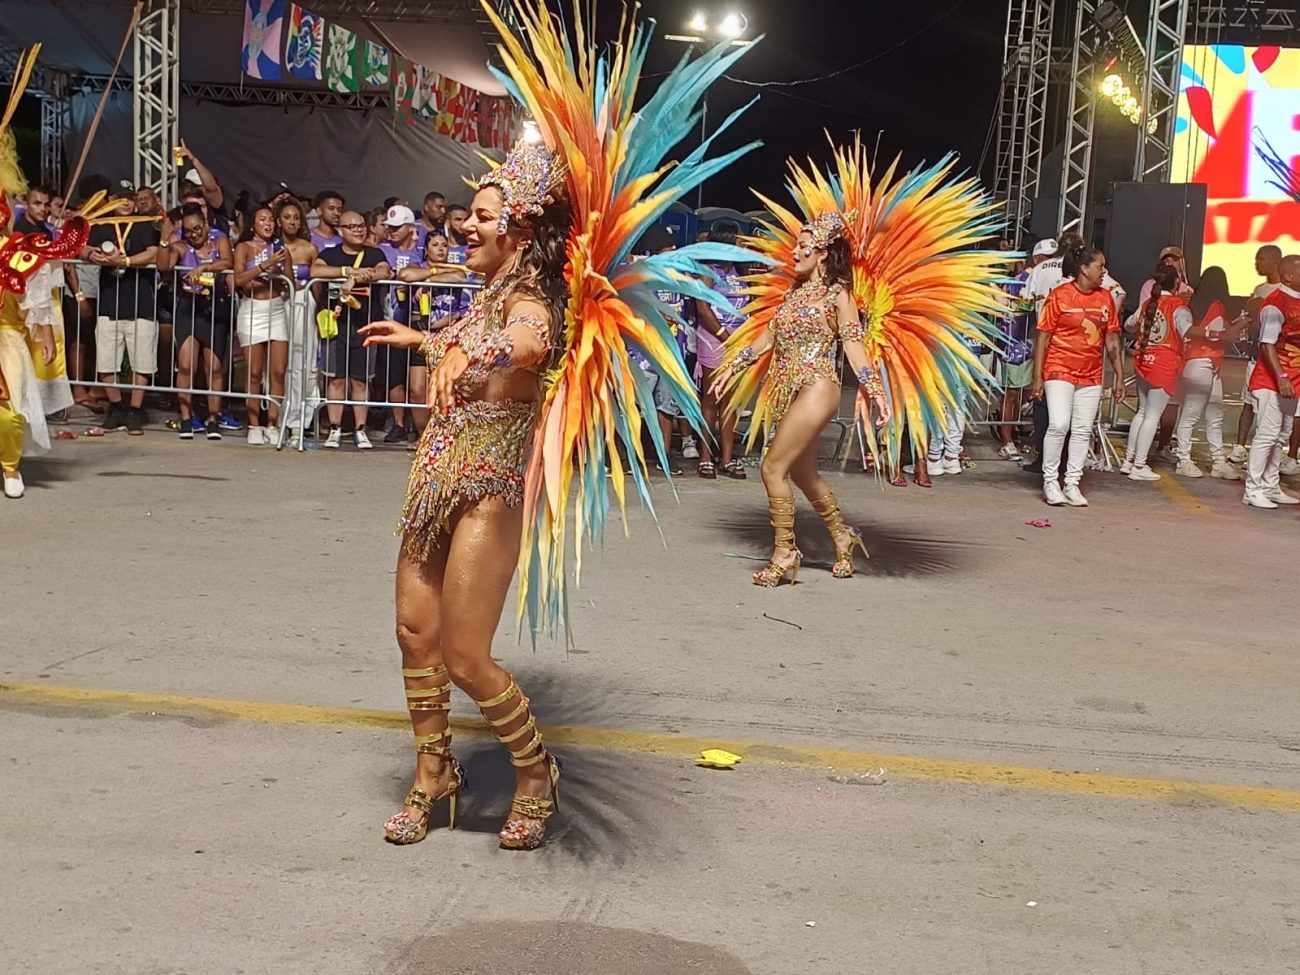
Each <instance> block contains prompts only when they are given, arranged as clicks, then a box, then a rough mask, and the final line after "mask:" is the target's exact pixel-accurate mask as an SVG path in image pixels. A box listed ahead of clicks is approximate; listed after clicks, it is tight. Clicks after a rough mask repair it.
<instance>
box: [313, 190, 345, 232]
mask: <svg viewBox="0 0 1300 975" xmlns="http://www.w3.org/2000/svg"><path fill="white" fill-rule="evenodd" d="M316 212H317V214H318V215H319V216H320V222H321V223H323V224H324V225H325V226H326V227H327V228H330V229H332V230H337V229H338V227H339V221H340V220H342V219H343V201H342V200H340V199H339V198H338V197H337V196H331V197H328V198H326V199H324V200H321V202H320V206H319V207H318V208H317V211H316Z"/></svg>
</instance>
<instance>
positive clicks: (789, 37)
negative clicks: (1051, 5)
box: [641, 0, 1007, 210]
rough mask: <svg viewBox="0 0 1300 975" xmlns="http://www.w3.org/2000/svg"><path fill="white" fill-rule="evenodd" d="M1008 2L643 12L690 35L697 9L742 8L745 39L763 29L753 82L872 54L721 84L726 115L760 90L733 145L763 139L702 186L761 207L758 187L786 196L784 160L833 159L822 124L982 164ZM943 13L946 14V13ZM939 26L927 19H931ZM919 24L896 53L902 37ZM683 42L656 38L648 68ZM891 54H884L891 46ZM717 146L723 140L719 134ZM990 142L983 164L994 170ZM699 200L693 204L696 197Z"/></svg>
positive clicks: (717, 200)
mask: <svg viewBox="0 0 1300 975" xmlns="http://www.w3.org/2000/svg"><path fill="white" fill-rule="evenodd" d="M1006 2H1007V0H905V2H896V0H780V2H777V0H734V2H730V0H700V2H698V3H691V2H689V0H644V2H643V4H642V7H641V11H642V15H643V16H648V17H653V18H655V19H656V20H657V21H658V24H659V27H658V30H657V32H656V36H657V37H658V38H662V35H663V34H665V33H670V34H671V33H679V34H688V33H690V31H689V30H687V29H686V22H687V21H688V20H689V18H690V16H691V13H692V12H693V11H694V10H697V9H698V10H702V11H705V12H706V13H712V14H713V15H715V16H719V17H720V16H721V15H722V14H724V13H726V12H727V11H729V10H739V11H741V12H743V13H744V14H745V15H746V16H747V17H748V19H749V23H750V29H749V32H748V34H747V35H746V36H750V37H752V36H756V35H757V34H760V33H761V34H764V35H766V36H765V37H764V38H763V40H762V41H761V42H760V43H758V44H757V45H755V46H754V48H753V50H751V51H750V52H749V53H748V54H746V55H745V56H744V57H743V58H742V59H741V60H740V61H739V62H738V63H737V65H736V66H735V68H734V69H733V70H732V72H730V73H731V74H732V75H733V76H735V77H737V78H742V79H745V80H747V81H756V82H762V81H793V80H799V79H803V78H811V77H816V76H819V75H825V74H828V73H830V72H833V71H836V70H838V69H841V68H844V67H846V66H848V65H851V64H855V63H856V62H859V61H862V60H864V59H866V58H868V57H873V56H877V55H880V56H879V57H877V59H876V60H874V61H872V62H871V63H870V64H867V65H865V66H863V67H860V68H857V69H855V70H852V71H849V72H847V73H845V74H843V75H840V76H838V77H836V78H833V79H829V80H826V81H819V82H816V83H814V84H807V85H800V86H798V87H793V88H775V87H769V88H765V89H764V88H754V87H750V86H748V85H741V84H736V83H734V82H731V81H727V80H723V81H720V82H719V83H718V84H717V85H715V87H714V88H713V89H712V90H711V91H710V95H709V117H710V119H716V120H721V119H722V118H724V117H725V116H726V114H727V113H729V112H730V111H732V110H733V109H735V108H737V107H739V106H740V105H742V104H743V103H744V102H745V101H747V100H748V99H750V98H752V97H753V96H754V95H755V94H758V95H759V96H760V99H759V102H758V104H756V105H754V106H753V108H751V109H750V110H749V112H748V113H747V115H746V116H744V117H743V118H742V119H741V120H740V121H739V122H738V123H737V124H736V126H735V127H734V128H733V129H732V130H731V133H730V134H728V135H725V136H724V137H723V138H724V139H726V140H727V141H726V143H725V145H726V146H727V147H732V146H735V145H739V144H742V143H743V142H746V141H749V140H751V139H755V138H757V139H761V140H762V141H763V143H764V145H763V146H762V148H760V149H757V150H755V151H754V152H753V153H751V154H750V155H749V156H747V157H745V158H744V159H742V160H741V161H740V162H738V163H736V164H735V165H734V166H733V167H732V168H731V169H730V170H729V171H727V172H726V173H724V174H723V175H722V176H720V177H718V178H717V179H715V180H711V181H710V182H709V183H708V184H707V185H706V187H705V192H704V202H705V203H706V204H713V205H719V206H732V207H735V208H737V209H739V210H753V209H757V208H759V203H758V202H757V201H756V200H755V199H754V197H753V194H752V193H750V192H749V187H751V186H752V187H755V188H758V189H762V190H763V191H764V192H766V193H768V195H773V194H776V195H775V196H774V199H776V200H777V202H785V201H786V199H787V197H786V195H785V192H784V183H785V178H784V174H785V161H786V159H787V158H788V157H790V156H794V157H796V158H799V159H804V158H806V157H807V156H808V155H809V154H812V155H813V156H814V158H816V159H818V160H819V161H825V160H826V159H827V156H828V146H827V142H826V136H825V134H824V130H829V132H830V133H831V135H832V136H833V137H834V138H835V140H836V141H837V142H843V141H846V140H847V139H849V138H851V137H852V133H853V131H854V130H855V129H857V130H860V131H861V132H862V135H863V139H864V141H866V142H867V143H868V144H870V145H875V142H876V134H877V132H879V131H881V130H883V134H882V135H881V136H880V143H879V146H880V150H879V158H880V159H881V160H882V161H888V160H890V159H892V158H893V156H894V155H895V154H897V153H901V154H902V158H903V162H904V165H905V166H908V167H910V166H912V165H915V164H917V163H919V162H922V161H926V160H934V159H936V158H938V157H939V156H941V155H942V154H943V153H944V152H946V151H948V150H956V151H957V152H959V153H960V155H961V158H962V164H963V166H968V167H970V168H972V169H973V168H975V167H976V166H977V165H978V164H979V159H980V154H981V151H982V150H983V147H984V142H985V138H986V136H987V134H988V132H989V123H990V120H991V118H992V117H993V112H994V109H995V103H996V99H997V93H998V84H999V78H1000V72H1001V67H1002V40H1003V33H1004V31H1005V28H1006ZM938 18H942V19H938ZM936 19H938V20H937V22H936V23H933V24H932V26H929V27H927V26H926V25H927V24H931V23H932V22H934V21H936ZM918 31H921V33H920V34H919V35H917V36H915V37H912V39H911V40H908V41H907V42H906V43H904V44H902V45H901V46H900V47H897V48H896V49H894V50H892V51H891V50H890V49H891V48H894V47H895V45H897V44H899V42H901V41H904V39H906V38H908V37H910V36H911V35H913V34H916V33H917V32H918ZM684 47H685V45H682V44H675V43H671V42H666V41H663V40H662V39H659V40H656V41H655V43H654V45H653V47H652V51H651V56H650V63H649V64H648V66H647V72H654V71H662V70H664V69H665V68H666V67H668V66H669V65H670V64H671V63H672V60H673V59H674V58H677V57H680V56H681V53H682V51H683V49H684ZM886 52H887V53H886ZM719 144H723V143H722V140H719ZM992 156H993V147H992V146H991V145H990V148H989V154H988V158H987V160H986V162H985V166H984V170H983V172H984V173H985V174H986V178H988V177H991V174H992V168H993V160H992ZM688 202H690V203H691V204H692V205H693V204H694V199H691V200H690V201H688Z"/></svg>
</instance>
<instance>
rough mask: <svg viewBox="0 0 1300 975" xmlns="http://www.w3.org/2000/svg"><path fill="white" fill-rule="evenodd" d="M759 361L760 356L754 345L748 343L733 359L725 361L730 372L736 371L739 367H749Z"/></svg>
mask: <svg viewBox="0 0 1300 975" xmlns="http://www.w3.org/2000/svg"><path fill="white" fill-rule="evenodd" d="M757 361H758V356H757V355H756V354H755V352H754V347H753V346H752V345H747V346H745V347H744V348H743V349H741V350H740V351H739V352H737V353H736V354H735V355H734V356H732V357H731V361H730V362H728V363H725V365H726V367H727V371H728V372H735V371H736V370H737V369H748V368H749V367H750V366H752V365H753V364H754V363H755V362H757Z"/></svg>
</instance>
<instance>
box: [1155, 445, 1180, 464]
mask: <svg viewBox="0 0 1300 975" xmlns="http://www.w3.org/2000/svg"><path fill="white" fill-rule="evenodd" d="M1156 460H1158V461H1160V463H1162V464H1168V465H1169V466H1170V467H1172V466H1174V465H1175V464H1177V463H1178V457H1177V456H1175V454H1174V452H1173V450H1172V449H1171V448H1169V447H1161V448H1160V449H1159V450H1157V451H1156Z"/></svg>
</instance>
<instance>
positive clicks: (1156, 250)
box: [1104, 183, 1206, 305]
mask: <svg viewBox="0 0 1300 975" xmlns="http://www.w3.org/2000/svg"><path fill="white" fill-rule="evenodd" d="M1205 204H1206V192H1205V184H1204V183H1112V184H1111V205H1110V214H1109V219H1108V220H1107V221H1106V230H1105V232H1106V243H1105V245H1104V250H1105V251H1106V264H1107V267H1108V268H1109V269H1110V273H1111V274H1112V275H1114V276H1115V280H1117V281H1119V283H1120V284H1122V285H1123V286H1124V287H1125V288H1126V289H1127V290H1128V293H1129V297H1130V298H1131V299H1132V300H1131V301H1130V302H1129V304H1130V305H1133V304H1136V301H1137V293H1138V289H1139V288H1141V287H1142V283H1143V282H1144V281H1146V280H1147V279H1148V278H1149V277H1151V272H1152V271H1153V270H1154V269H1155V266H1156V264H1157V263H1158V262H1159V260H1160V251H1161V249H1162V248H1164V247H1165V246H1166V245H1168V244H1177V245H1178V246H1179V247H1181V248H1182V249H1183V256H1184V257H1185V258H1186V260H1187V276H1188V278H1189V279H1190V282H1191V284H1192V285H1193V286H1194V285H1195V284H1196V282H1197V281H1199V280H1200V277H1201V250H1202V246H1203V244H1204V241H1205Z"/></svg>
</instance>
